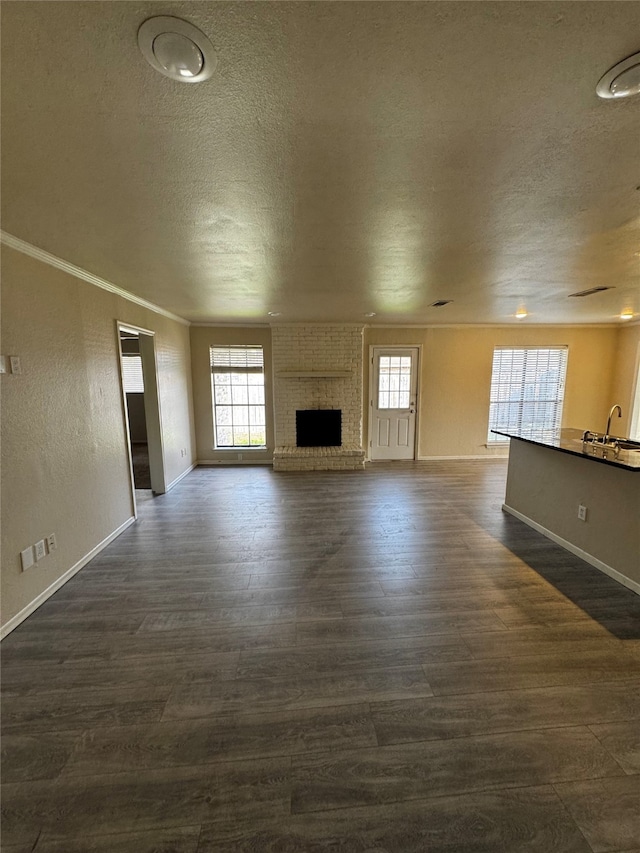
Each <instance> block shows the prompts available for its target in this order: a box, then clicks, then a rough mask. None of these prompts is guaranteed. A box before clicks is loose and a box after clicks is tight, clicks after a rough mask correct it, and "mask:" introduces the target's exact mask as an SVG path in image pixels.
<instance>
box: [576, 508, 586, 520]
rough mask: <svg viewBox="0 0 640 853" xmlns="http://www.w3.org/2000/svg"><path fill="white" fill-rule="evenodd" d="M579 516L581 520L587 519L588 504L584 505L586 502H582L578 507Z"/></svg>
mask: <svg viewBox="0 0 640 853" xmlns="http://www.w3.org/2000/svg"><path fill="white" fill-rule="evenodd" d="M578 518H579V519H580V521H586V520H587V508H586V506H584V504H580V505H579V507H578Z"/></svg>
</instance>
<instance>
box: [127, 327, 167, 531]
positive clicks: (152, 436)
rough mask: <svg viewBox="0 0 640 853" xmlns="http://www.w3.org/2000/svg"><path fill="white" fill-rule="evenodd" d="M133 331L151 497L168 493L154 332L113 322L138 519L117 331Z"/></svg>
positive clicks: (128, 454)
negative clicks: (141, 383) (141, 387)
mask: <svg viewBox="0 0 640 853" xmlns="http://www.w3.org/2000/svg"><path fill="white" fill-rule="evenodd" d="M121 331H122V332H133V333H134V334H136V335H138V336H139V340H140V356H141V358H142V376H143V380H144V394H143V398H144V413H145V419H146V422H147V446H148V448H149V474H150V476H151V489H152V491H153V493H154V495H163V494H165V492H166V491H167V480H166V474H165V460H164V442H163V437H162V412H161V408H160V394H159V392H158V360H157V357H156V337H155V336H156V333H155V332H153V331H151V329H144V328H142V327H141V326H134V325H132V324H131V323H124V322H122V321H120V320H116V338H117V341H118V362H119V364H118V373H119V375H120V394H121V400H122V417H123V419H124V428H125V438H126V444H127V458H128V460H129V479H130V489H131V502H132V505H133V514H134V517H135V518H137V517H138V507H137V504H136V487H135V481H134V478H133V456H132V453H131V432H130V429H129V414H128V410H127V393H126V391H125V390H124V369H123V363H122V339H121V338H120V332H121Z"/></svg>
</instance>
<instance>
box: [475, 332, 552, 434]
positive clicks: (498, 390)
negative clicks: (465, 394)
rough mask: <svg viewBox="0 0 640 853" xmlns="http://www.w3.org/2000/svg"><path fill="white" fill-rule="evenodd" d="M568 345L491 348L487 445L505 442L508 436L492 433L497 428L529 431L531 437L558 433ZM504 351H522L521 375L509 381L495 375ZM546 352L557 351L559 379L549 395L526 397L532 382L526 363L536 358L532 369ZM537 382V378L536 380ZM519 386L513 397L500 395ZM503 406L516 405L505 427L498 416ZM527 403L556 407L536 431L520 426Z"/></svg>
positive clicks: (520, 431) (522, 432) (507, 430)
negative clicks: (513, 415) (512, 415)
mask: <svg viewBox="0 0 640 853" xmlns="http://www.w3.org/2000/svg"><path fill="white" fill-rule="evenodd" d="M568 351H569V350H568V347H567V346H566V345H556V346H547V347H515V346H500V347H495V348H494V350H493V360H492V367H491V385H490V391H489V424H488V428H487V446H491V447H495V446H497V445H500V444H505V443H506V442H507V441H508V439H506V438H505V437H504V436H501V435H496V434H495V433H493V432H491V430H493V429H500V430H501V431H503V432H515V433H518V434H520V435H524V436H525V437H526V436H527V433H529V435H530V437H531V438H532V439H536V438H538V439H542V440H544V439H545V438H550V437H552V435H554V434H557V432H558V431H559V429H560V426H561V424H562V409H563V406H564V392H565V385H566V375H567V362H568ZM503 353H504V354H506V353H523V354H524V355H523V356H522V370H521V371H520V376H517V375H516V378H515V380H514V379H511V380H509V381H500V374H499V373H498V374H496V370H497V369H498V370H499V368H500V359H501V357H502V354H503ZM545 353H549V354H550V353H557V354H559V355H560V358H559V362H560V363H559V367H560V370H561V376H560V381H559V382H558V384H557V386H556V392H555V393H554V394H553V395H552V396H549V397H546V398H545V397H539V396H538V395H536V394H534V395H533V396H529V397H527V388H530V387H531V385H532V383H531V382H527V378H529V379H530V378H531V374H529V377H528V376H527V367H529V368H531V365H530V364H529V365H528V364H527V362H528V361H529V360H530V359H531V358H535V363H534V365H533V367H534V370H535V367H536V366H537V364H538V361H539V359H540V357H541V354H542V357H544V354H545ZM550 358H551V356H550V355H548V356H547V359H548V360H550ZM537 382H538V380H537V378H536V383H537ZM518 385H519V386H520V388H521V393H520V394H519V395H518V396H516V397H513V396H511V397H509V398H506V397H504V396H503V395H504V394H505V393H507V392H512V390H513V387H514V386H516V387H517V386H518ZM501 404H502V406H503V407H506V406H508V407H510V408H512V407H513V406H514V405H517V406H519V409H518V411H517V414H516V417H515V419H514V420H515V423H509V425H508V426H507V427H505V426H504V425H503V424H504V420H503V418H501V417H500V408H499V407H500V405H501ZM526 404H533V405H534V406H535V405H536V404H540V405H544V406H548V405H553V406H555V412H554V417H553V421H547V423H546V424H545V425H543V426H542V427H538V428H537V429H536V430H526V429H523V426H522V418H523V415H524V413H525V405H526Z"/></svg>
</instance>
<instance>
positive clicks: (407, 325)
mask: <svg viewBox="0 0 640 853" xmlns="http://www.w3.org/2000/svg"><path fill="white" fill-rule="evenodd" d="M635 325H636V323H635V322H633V323H629V322H626V323H624V322H622V321H621V322H619V323H611V322H606V323H604V322H595V323H527V324H526V325H523V324H522V323H517V324H516V323H368V324H367V325H366V326H365V328H366V329H374V330H375V329H619V328H621V327H624V326H635Z"/></svg>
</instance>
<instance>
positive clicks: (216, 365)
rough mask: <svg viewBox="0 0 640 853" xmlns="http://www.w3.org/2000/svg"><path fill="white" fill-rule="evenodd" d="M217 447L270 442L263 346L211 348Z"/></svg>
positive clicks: (263, 444)
mask: <svg viewBox="0 0 640 853" xmlns="http://www.w3.org/2000/svg"><path fill="white" fill-rule="evenodd" d="M211 385H212V392H213V422H214V433H215V436H214V439H215V446H216V448H219V449H225V448H233V447H265V446H266V444H267V434H266V416H265V396H264V353H263V350H262V347H240V346H234V347H211Z"/></svg>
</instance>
